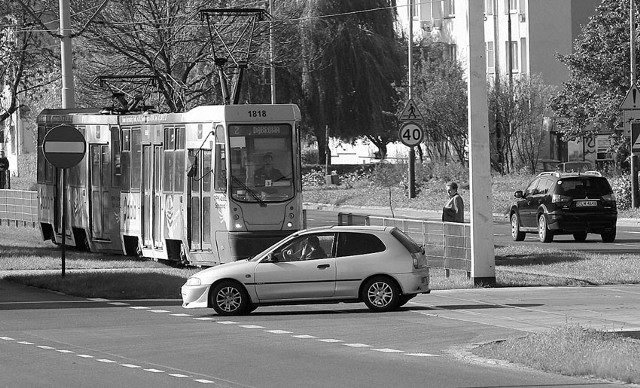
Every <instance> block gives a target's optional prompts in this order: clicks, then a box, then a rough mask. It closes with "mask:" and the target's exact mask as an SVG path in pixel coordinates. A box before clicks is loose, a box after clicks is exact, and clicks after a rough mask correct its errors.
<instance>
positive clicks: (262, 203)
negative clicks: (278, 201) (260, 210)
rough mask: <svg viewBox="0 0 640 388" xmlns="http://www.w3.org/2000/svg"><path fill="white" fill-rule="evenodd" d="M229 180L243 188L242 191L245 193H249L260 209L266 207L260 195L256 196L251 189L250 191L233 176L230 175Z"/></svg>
mask: <svg viewBox="0 0 640 388" xmlns="http://www.w3.org/2000/svg"><path fill="white" fill-rule="evenodd" d="M231 179H232V180H233V181H234V182H235V183H237V184H238V186H240V187H241V188H243V189H244V190H246V191H247V193H249V195H250V196H251V197H253V199H255V200H256V202H258V203H259V204H260V207H266V206H267V204H266V203H265V202H264V200H263V199H262V198H261V197H260V195H258V193H256V192H255V191H253V190H252V189H250V188H249V187H248V186H247V185H245V184H244V183H243V182H242V181H241V180H240V179H238V178H236V176H235V175H231Z"/></svg>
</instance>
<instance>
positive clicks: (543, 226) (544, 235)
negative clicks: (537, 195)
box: [538, 214, 553, 243]
mask: <svg viewBox="0 0 640 388" xmlns="http://www.w3.org/2000/svg"><path fill="white" fill-rule="evenodd" d="M538 238H539V239H540V242H544V243H548V242H551V241H553V232H551V231H550V230H549V227H548V226H547V217H545V215H544V214H540V216H539V217H538Z"/></svg>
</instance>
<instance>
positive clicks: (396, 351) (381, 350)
mask: <svg viewBox="0 0 640 388" xmlns="http://www.w3.org/2000/svg"><path fill="white" fill-rule="evenodd" d="M371 350H375V351H376V352H382V353H404V350H398V349H389V348H382V349H371Z"/></svg>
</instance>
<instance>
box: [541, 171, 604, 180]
mask: <svg viewBox="0 0 640 388" xmlns="http://www.w3.org/2000/svg"><path fill="white" fill-rule="evenodd" d="M541 176H551V177H555V178H559V179H560V178H577V177H602V174H600V173H599V172H598V171H582V172H558V171H546V172H541V173H540V174H538V177H541Z"/></svg>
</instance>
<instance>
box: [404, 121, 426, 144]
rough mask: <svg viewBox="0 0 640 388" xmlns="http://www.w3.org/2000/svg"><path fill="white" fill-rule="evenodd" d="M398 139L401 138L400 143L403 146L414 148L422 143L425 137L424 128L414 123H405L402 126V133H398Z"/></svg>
mask: <svg viewBox="0 0 640 388" xmlns="http://www.w3.org/2000/svg"><path fill="white" fill-rule="evenodd" d="M398 137H400V141H401V142H402V144H404V145H406V146H409V147H413V146H416V145H418V144H420V143H421V142H422V138H423V137H424V132H423V131H422V128H421V127H420V126H419V125H418V124H416V123H413V122H408V123H403V124H402V125H401V126H400V131H399V132H398Z"/></svg>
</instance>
